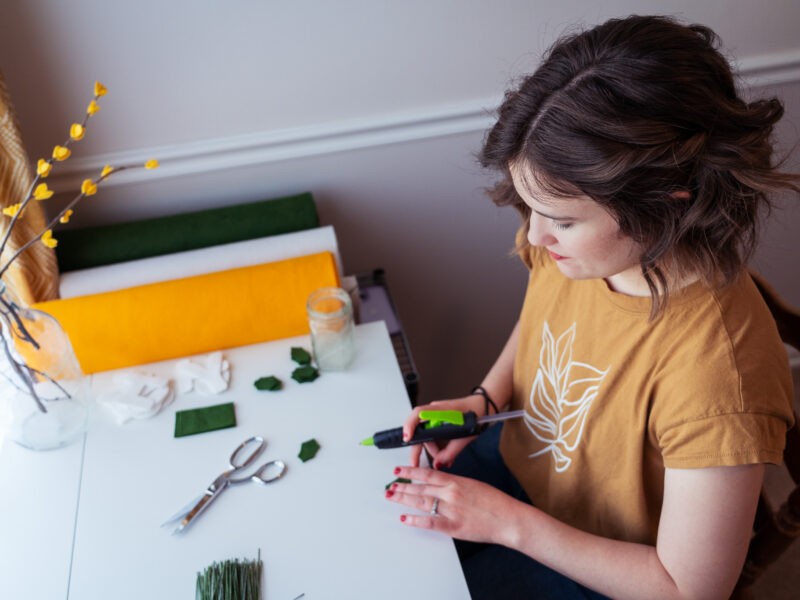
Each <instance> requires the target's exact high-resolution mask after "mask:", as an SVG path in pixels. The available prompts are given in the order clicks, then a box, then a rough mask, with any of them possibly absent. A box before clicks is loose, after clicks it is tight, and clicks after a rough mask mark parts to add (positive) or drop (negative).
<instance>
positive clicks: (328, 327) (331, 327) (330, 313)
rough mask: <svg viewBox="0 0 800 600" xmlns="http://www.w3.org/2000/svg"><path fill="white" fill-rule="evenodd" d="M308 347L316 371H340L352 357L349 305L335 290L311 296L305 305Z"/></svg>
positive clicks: (354, 346) (352, 326) (352, 337)
mask: <svg viewBox="0 0 800 600" xmlns="http://www.w3.org/2000/svg"><path fill="white" fill-rule="evenodd" d="M306 309H307V311H308V325H309V327H310V328H311V346H312V348H313V350H314V360H315V361H316V363H317V367H318V368H319V369H320V371H344V370H345V369H347V368H348V367H349V366H350V364H351V363H352V362H353V359H354V358H355V355H356V344H355V332H354V328H355V325H354V324H353V303H352V301H351V300H350V295H349V294H348V293H347V292H346V291H344V290H343V289H341V288H338V287H325V288H320V289H318V290H317V291H315V292H312V293H311V295H310V296H309V297H308V302H307V303H306Z"/></svg>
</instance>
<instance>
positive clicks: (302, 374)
mask: <svg viewBox="0 0 800 600" xmlns="http://www.w3.org/2000/svg"><path fill="white" fill-rule="evenodd" d="M317 377H319V371H317V369H315V368H314V367H312V366H311V365H306V366H305V367H297V368H296V369H295V370H294V371H292V379H294V380H295V381H296V382H297V383H310V382H312V381H314V380H315V379H316V378H317Z"/></svg>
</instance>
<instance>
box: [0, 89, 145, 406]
mask: <svg viewBox="0 0 800 600" xmlns="http://www.w3.org/2000/svg"><path fill="white" fill-rule="evenodd" d="M107 92H108V90H107V89H106V88H105V86H103V85H102V84H101V83H100V82H99V81H97V82H95V84H94V96H93V97H92V100H91V102H90V103H89V106H88V107H87V108H86V114H85V115H84V118H83V121H82V122H81V123H73V124H72V126H71V127H70V130H69V137H68V138H67V140H66V141H65V142H64V143H63V144H61V145H57V146H55V147H54V148H53V152H52V156H51V157H50V158H49V159H47V160H45V159H39V161H38V163H37V166H36V177H35V178H34V180H33V182H32V183H31V185H30V187H29V189H28V192H27V195H26V197H25V198H24V199H22V200H21V201H20V202H18V203H16V204H12V205H10V206H7V207H5V208H4V209H3V210H2V212H3V214H4V215H5V216H6V217H10V219H11V220H10V222H8V224H7V225H5V234H4V235H3V239H2V241H0V256H2V255H3V252H4V251H5V249H6V245H7V244H8V240H9V238H10V237H11V232H12V230H13V228H14V225H15V224H16V223H17V221H18V219H19V218H20V216H21V215H22V214H23V213H24V211H25V208H26V207H27V206H28V204H30V202H31V201H32V200H37V201H41V200H47V199H48V198H50V197H52V195H53V190H51V189H49V188H48V187H47V183H46V182H42V181H41V180H42V179H45V178H46V177H47V176H48V175H50V172H51V171H52V169H53V163H54V162H63V161H65V160H67V159H68V158H69V156H70V154H72V151H71V150H70V146H71V145H72V144H73V143H74V142H77V141H79V140H81V139H83V137H84V136H85V135H86V126H87V124H88V122H89V119H90V118H91V117H92V115H94V114H95V113H97V111H99V110H100V105H99V104H98V103H97V101H98V100H99V99H100V97H101V96H105V95H106V93H107ZM140 167H144V168H145V169H155V168H157V167H158V161H157V160H155V159H151V160H148V161H147V162H146V163H144V164H132V165H123V166H118V167H114V166H111V165H106V166H105V167H103V170H102V171H101V173H100V175H99V176H98V177H97V178H96V179H85V180H84V181H83V183H82V184H81V190H80V193H78V195H77V196H75V198H73V199H72V201H71V202H69V203H68V204H67V206H65V207H64V208H63V209H62V210H61V211H60V212H59V213H58V214H57V215H56V216H55V217H54V218H53V219H51V220H50V222H49V223H47V225H45V227H44V229H42V231H40V232H39V233H38V234H37V235H35V236H33V237H32V238H31V239H30V240H28V241H27V242H25V243H24V244H23V245H22V246H20V248H19V249H18V250H17V251H16V252H15V253H14V254H13V255H12V256H11V258H9V259H8V260H7V261H6V262H5V264H2V265H1V266H0V279H2V277H3V275H4V274H5V272H6V271H7V270H8V268H9V267H10V266H11V264H12V263H13V262H14V261H15V260H16V259H17V257H18V256H19V255H20V254H22V253H23V252H25V250H27V249H28V248H30V247H31V246H32V245H33V244H35V243H37V242H41V243H43V244H44V245H46V246H47V247H48V248H55V247H56V246H57V245H58V241H57V240H56V239H55V238H54V237H53V228H54V227H55V226H56V225H57V224H58V223H67V222H68V221H69V219H70V217H71V216H72V212H73V208H74V207H75V205H76V204H77V203H78V202H80V201H81V200H82V199H83V198H85V197H86V196H92V195H94V194H96V193H97V186H98V184H99V183H101V182H102V181H105V180H106V179H108V178H109V177H111V175H113V174H115V173H119V172H120V171H125V170H127V169H134V168H140ZM19 310H20V307H19V306H18V305H17V304H16V302H14V301H13V300H10V299H9V298H7V297H6V296H5V295H4V294H0V314H2V316H3V317H4V318H5V319H6V322H7V323H8V324H9V326H13V327H14V330H15V331H14V332H15V334H16V335H17V336H18V337H19V338H20V339H21V340H24V341H25V342H27V343H28V344H30V345H31V346H32V347H33V348H34V349H35V350H39V344H38V342H37V341H36V340H35V339H34V338H33V336H32V335H31V334H30V333H29V332H28V330H27V329H26V327H25V325H24V323H23V320H22V319H21V318H20V315H19ZM0 339H1V340H2V344H3V351H4V353H5V356H6V358H7V359H8V361H9V363H10V365H11V367H12V369H13V370H14V372H15V373H16V374H17V376H18V377H19V378H20V379H21V380H22V381H23V382H24V383H25V386H26V388H27V390H28V393H29V394H30V395H31V396H32V397H33V399H34V400H35V401H36V404H37V406H38V408H39V410H40V411H42V412H47V409H46V408H45V407H44V404H43V403H42V401H41V399H40V398H39V395H38V394H37V393H36V391H35V389H34V383H35V382H36V381H38V380H39V379H41V378H42V377H46V378H47V379H50V378H49V377H47V376H46V375H45V374H44V373H42V372H40V371H37V370H36V369H33V368H32V367H30V366H29V365H26V364H25V362H24V361H19V360H17V358H16V357H15V356H14V355H13V353H12V352H11V348H9V346H8V341H7V340H6V337H5V336H0ZM51 381H52V380H51ZM52 383H56V382H55V381H52ZM56 385H57V384H56ZM59 387H61V386H59ZM65 393H66V392H65Z"/></svg>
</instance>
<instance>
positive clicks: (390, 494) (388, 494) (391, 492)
mask: <svg viewBox="0 0 800 600" xmlns="http://www.w3.org/2000/svg"><path fill="white" fill-rule="evenodd" d="M392 496H394V491H393V490H386V497H387V498H391V497H392Z"/></svg>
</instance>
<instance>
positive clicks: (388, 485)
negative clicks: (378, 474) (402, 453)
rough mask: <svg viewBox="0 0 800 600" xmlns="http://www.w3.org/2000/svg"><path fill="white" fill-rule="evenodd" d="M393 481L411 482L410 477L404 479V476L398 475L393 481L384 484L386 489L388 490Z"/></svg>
mask: <svg viewBox="0 0 800 600" xmlns="http://www.w3.org/2000/svg"><path fill="white" fill-rule="evenodd" d="M393 483H411V480H410V479H406V478H405V477H398V478H397V479H395V480H394V481H390V482H389V483H387V484H386V489H387V490H388V489H389V488H390V487H392V484H393Z"/></svg>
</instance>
